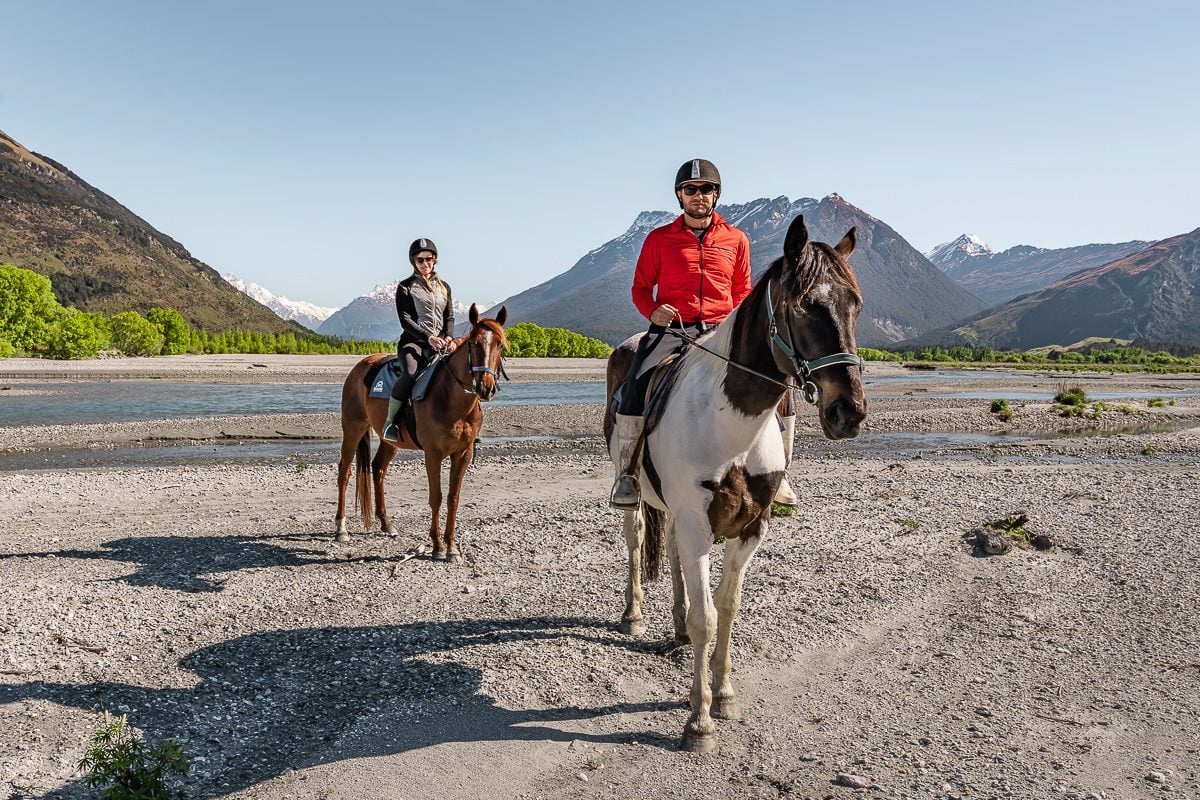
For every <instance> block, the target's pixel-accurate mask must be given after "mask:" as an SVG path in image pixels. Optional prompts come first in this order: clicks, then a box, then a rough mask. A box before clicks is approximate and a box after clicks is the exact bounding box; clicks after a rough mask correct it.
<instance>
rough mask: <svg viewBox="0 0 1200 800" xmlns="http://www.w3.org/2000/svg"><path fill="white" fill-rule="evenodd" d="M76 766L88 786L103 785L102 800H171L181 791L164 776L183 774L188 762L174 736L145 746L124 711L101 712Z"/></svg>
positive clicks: (179, 796)
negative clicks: (116, 712) (118, 714)
mask: <svg viewBox="0 0 1200 800" xmlns="http://www.w3.org/2000/svg"><path fill="white" fill-rule="evenodd" d="M79 769H80V770H84V771H86V772H87V773H88V774H87V777H85V778H84V779H83V782H84V784H85V785H87V786H88V787H89V788H92V789H98V788H101V787H107V788H105V790H104V793H103V794H102V795H101V796H102V797H103V798H104V800H172V799H173V798H182V797H183V796H184V794H183V792H182V791H180V790H174V789H171V788H170V787H169V786H167V782H166V779H167V775H168V774H171V775H176V776H179V777H183V776H185V775H187V771H188V763H187V758H186V757H185V756H184V755H183V749H182V748H180V746H179V744H178V743H177V742H176V741H175V740H174V739H171V740H169V741H166V742H161V743H159V744H156V745H154V746H152V747H151V746H148V745H147V744H146V742H145V740H143V739H142V737H141V736H140V735H139V734H138V733H137V732H136V731H134V729H133V727H132V726H131V725H130V724H129V720H128V719H127V718H126V716H125V715H124V714H122V715H121V716H120V717H114V716H113V715H112V714H110V713H108V712H107V711H105V712H104V716H103V717H102V719H101V723H100V728H99V729H98V730H97V731H96V732H95V733H94V734H93V735H92V741H91V743H90V744H89V745H88V748H87V751H86V752H85V753H84V754H83V758H81V759H80V760H79Z"/></svg>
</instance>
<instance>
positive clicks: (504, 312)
mask: <svg viewBox="0 0 1200 800" xmlns="http://www.w3.org/2000/svg"><path fill="white" fill-rule="evenodd" d="M507 321H508V306H500V313H499V314H497V315H496V323H497V324H498V325H499V326H500V327H501V328H503V327H504V323H505V322H507Z"/></svg>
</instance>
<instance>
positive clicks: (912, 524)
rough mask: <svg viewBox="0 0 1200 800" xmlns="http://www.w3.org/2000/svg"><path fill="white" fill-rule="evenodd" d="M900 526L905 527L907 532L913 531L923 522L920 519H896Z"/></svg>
mask: <svg viewBox="0 0 1200 800" xmlns="http://www.w3.org/2000/svg"><path fill="white" fill-rule="evenodd" d="M896 522H897V524H899V525H900V527H902V528H904V530H905V531H906V532H907V533H913V532H914V531H916V530H917V529H918V528H920V527H921V525H922V524H923V523H922V522H921V520H919V519H898V520H896Z"/></svg>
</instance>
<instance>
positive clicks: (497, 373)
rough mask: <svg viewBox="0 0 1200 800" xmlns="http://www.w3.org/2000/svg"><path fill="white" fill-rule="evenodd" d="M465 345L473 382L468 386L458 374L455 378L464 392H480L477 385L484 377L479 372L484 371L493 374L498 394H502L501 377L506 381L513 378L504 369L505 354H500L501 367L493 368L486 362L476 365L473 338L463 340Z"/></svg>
mask: <svg viewBox="0 0 1200 800" xmlns="http://www.w3.org/2000/svg"><path fill="white" fill-rule="evenodd" d="M463 345H464V346H465V347H466V348H467V366H469V367H470V368H471V379H472V380H471V384H472V385H471V386H468V385H466V384H465V383H463V382H462V381H460V380H458V376H457V375H455V376H454V380H456V381H458V385H459V386H461V387H462V390H463V391H464V392H466V393H467V394H479V392H478V390H477V389H476V388H475V387H476V386H477V385H478V381H479V379H480V378H481V377H482V375H478V374H477V373H483V374H484V375H491V376H492V380H493V381H495V383H496V394H500V379H501V378H504V380H506V381H511V380H512V378H510V377H508V372H506V371H505V369H504V356H503V355H501V356H500V368H499V369H492V368H491V367H489V366H487V365H486V364H485V365H482V366H479V365H476V363H475V358H474V357H473V355H472V354H471V338H470V337H467V340H466V341H465V342H463Z"/></svg>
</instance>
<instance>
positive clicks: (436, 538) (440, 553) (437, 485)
mask: <svg viewBox="0 0 1200 800" xmlns="http://www.w3.org/2000/svg"><path fill="white" fill-rule="evenodd" d="M425 477H426V478H427V480H428V481H429V510H430V511H431V512H432V519H430V520H429V540H430V541H431V542H432V543H433V560H434V561H445V560H446V546H445V545H443V544H442V539H441V536H440V535H439V531H438V516H439V515H440V514H441V513H442V457H441V456H436V457H435V456H434V455H433V454H432V453H430V452H428V451H426V453H425Z"/></svg>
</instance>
